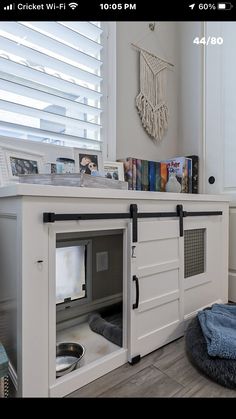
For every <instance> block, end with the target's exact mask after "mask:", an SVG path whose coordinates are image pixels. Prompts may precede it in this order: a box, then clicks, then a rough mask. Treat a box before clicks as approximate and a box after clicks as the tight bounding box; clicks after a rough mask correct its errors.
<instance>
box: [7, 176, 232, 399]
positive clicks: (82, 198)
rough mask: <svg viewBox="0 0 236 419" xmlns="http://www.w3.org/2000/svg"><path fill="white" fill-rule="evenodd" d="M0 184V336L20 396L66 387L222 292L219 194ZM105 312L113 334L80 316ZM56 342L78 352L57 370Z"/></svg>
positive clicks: (224, 228)
mask: <svg viewBox="0 0 236 419" xmlns="http://www.w3.org/2000/svg"><path fill="white" fill-rule="evenodd" d="M0 193H1V200H0V202H1V205H0V233H1V235H0V237H1V240H0V243H1V246H0V263H1V272H2V275H1V280H0V295H1V307H0V308H1V309H2V310H3V312H4V313H5V320H4V321H5V323H6V324H7V325H8V327H7V328H6V327H5V328H3V331H5V335H7V336H3V338H2V336H0V340H1V341H2V342H3V344H4V346H5V347H6V350H7V352H8V354H9V360H10V374H11V376H12V377H13V378H14V382H15V383H16V385H17V391H18V395H19V396H23V397H31V396H36V397H37V396H38V397H63V396H66V395H67V394H69V393H71V392H73V391H75V390H76V389H78V388H80V387H82V386H83V385H85V384H87V383H89V382H91V381H92V380H94V379H96V378H98V377H100V376H102V375H104V374H106V373H107V372H109V371H111V370H113V369H115V368H117V367H119V366H120V365H122V364H124V363H126V362H129V363H130V364H134V363H136V362H138V361H139V360H140V358H141V357H143V356H144V355H146V354H148V353H150V352H151V351H153V350H155V349H157V348H159V347H161V346H162V345H165V344H166V343H168V342H170V341H172V340H174V339H176V338H178V337H180V336H182V335H183V334H184V329H185V327H186V322H187V321H188V320H189V319H190V318H191V317H192V316H194V315H195V314H196V313H197V311H198V310H199V309H202V308H204V307H206V306H208V305H211V304H213V303H215V302H226V301H227V299H228V203H227V202H226V201H225V200H224V198H223V197H220V196H213V195H212V196H211V195H187V194H172V193H155V192H136V191H121V190H106V189H100V190H98V189H88V188H87V189H86V188H75V187H59V186H56V187H54V186H42V185H26V184H16V185H12V186H9V187H3V188H1V190H0ZM4 310H5V311H4ZM114 313H116V314H115V315H116V316H119V317H116V319H118V318H119V328H118V329H116V331H117V330H119V332H120V334H119V340H118V341H117V340H114V339H113V338H114V336H113V337H112V339H110V338H109V339H108V338H107V336H105V335H104V334H103V335H102V334H100V333H97V330H96V328H95V329H93V328H92V326H91V325H92V322H93V321H94V319H95V320H96V319H97V317H99V320H100V317H101V319H103V317H104V318H105V319H106V321H107V322H108V323H109V321H110V320H109V321H108V320H107V319H108V318H111V317H109V315H110V316H114ZM117 313H118V314H117ZM94 316H95V317H94ZM96 316H97V317H96ZM91 319H92V320H91ZM109 325H110V323H109ZM117 327H118V326H117ZM6 330H7V333H6ZM112 332H113V329H112ZM0 333H1V330H0ZM2 334H3V335H4V333H3V332H2ZM61 342H77V343H79V344H81V345H83V347H84V349H85V354H84V356H83V358H82V359H81V362H79V364H78V365H77V368H76V369H74V370H73V371H71V372H68V373H66V374H65V375H62V376H57V374H56V346H57V344H58V343H61ZM130 368H132V365H131V366H130Z"/></svg>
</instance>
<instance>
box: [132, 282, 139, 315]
mask: <svg viewBox="0 0 236 419" xmlns="http://www.w3.org/2000/svg"><path fill="white" fill-rule="evenodd" d="M133 281H135V285H136V301H135V303H134V304H133V309H135V308H138V305H139V282H138V278H137V276H136V275H133Z"/></svg>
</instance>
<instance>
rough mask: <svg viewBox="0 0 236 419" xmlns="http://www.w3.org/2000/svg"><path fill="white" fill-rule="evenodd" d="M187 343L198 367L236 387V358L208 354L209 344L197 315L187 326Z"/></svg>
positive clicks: (209, 375)
mask: <svg viewBox="0 0 236 419" xmlns="http://www.w3.org/2000/svg"><path fill="white" fill-rule="evenodd" d="M235 333H236V331H235ZM185 344H186V352H187V355H188V357H189V359H190V361H191V362H192V363H193V364H194V365H195V366H196V367H198V368H199V369H200V370H201V371H202V372H204V373H205V374H206V375H207V376H208V377H210V378H212V380H214V381H216V382H217V383H219V384H221V385H223V386H225V387H228V388H233V389H236V360H232V359H223V358H218V357H210V356H209V355H208V353H207V344H206V341H205V338H204V336H203V333H202V329H201V326H200V323H199V320H198V318H197V317H195V318H194V319H193V320H192V321H191V322H190V324H189V326H188V328H187V331H186V335H185Z"/></svg>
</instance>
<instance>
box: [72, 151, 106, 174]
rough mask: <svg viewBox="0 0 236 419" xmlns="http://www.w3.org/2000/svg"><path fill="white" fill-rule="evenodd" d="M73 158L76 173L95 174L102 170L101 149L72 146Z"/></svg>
mask: <svg viewBox="0 0 236 419" xmlns="http://www.w3.org/2000/svg"><path fill="white" fill-rule="evenodd" d="M74 159H75V171H76V173H86V174H87V175H96V174H97V173H98V172H100V173H102V171H103V161H102V152H101V151H94V150H87V149H85V150H83V149H80V148H74Z"/></svg>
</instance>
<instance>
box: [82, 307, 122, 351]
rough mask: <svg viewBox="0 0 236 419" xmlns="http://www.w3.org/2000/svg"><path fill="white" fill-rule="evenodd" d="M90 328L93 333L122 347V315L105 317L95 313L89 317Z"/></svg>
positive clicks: (116, 314)
mask: <svg viewBox="0 0 236 419" xmlns="http://www.w3.org/2000/svg"><path fill="white" fill-rule="evenodd" d="M89 326H90V329H92V330H93V332H96V333H99V334H100V335H102V336H104V338H106V339H107V340H109V341H110V342H112V343H115V344H116V345H118V346H122V313H115V314H111V315H109V316H108V315H107V316H105V315H103V317H102V316H101V314H100V313H93V314H91V315H90V317H89Z"/></svg>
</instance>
